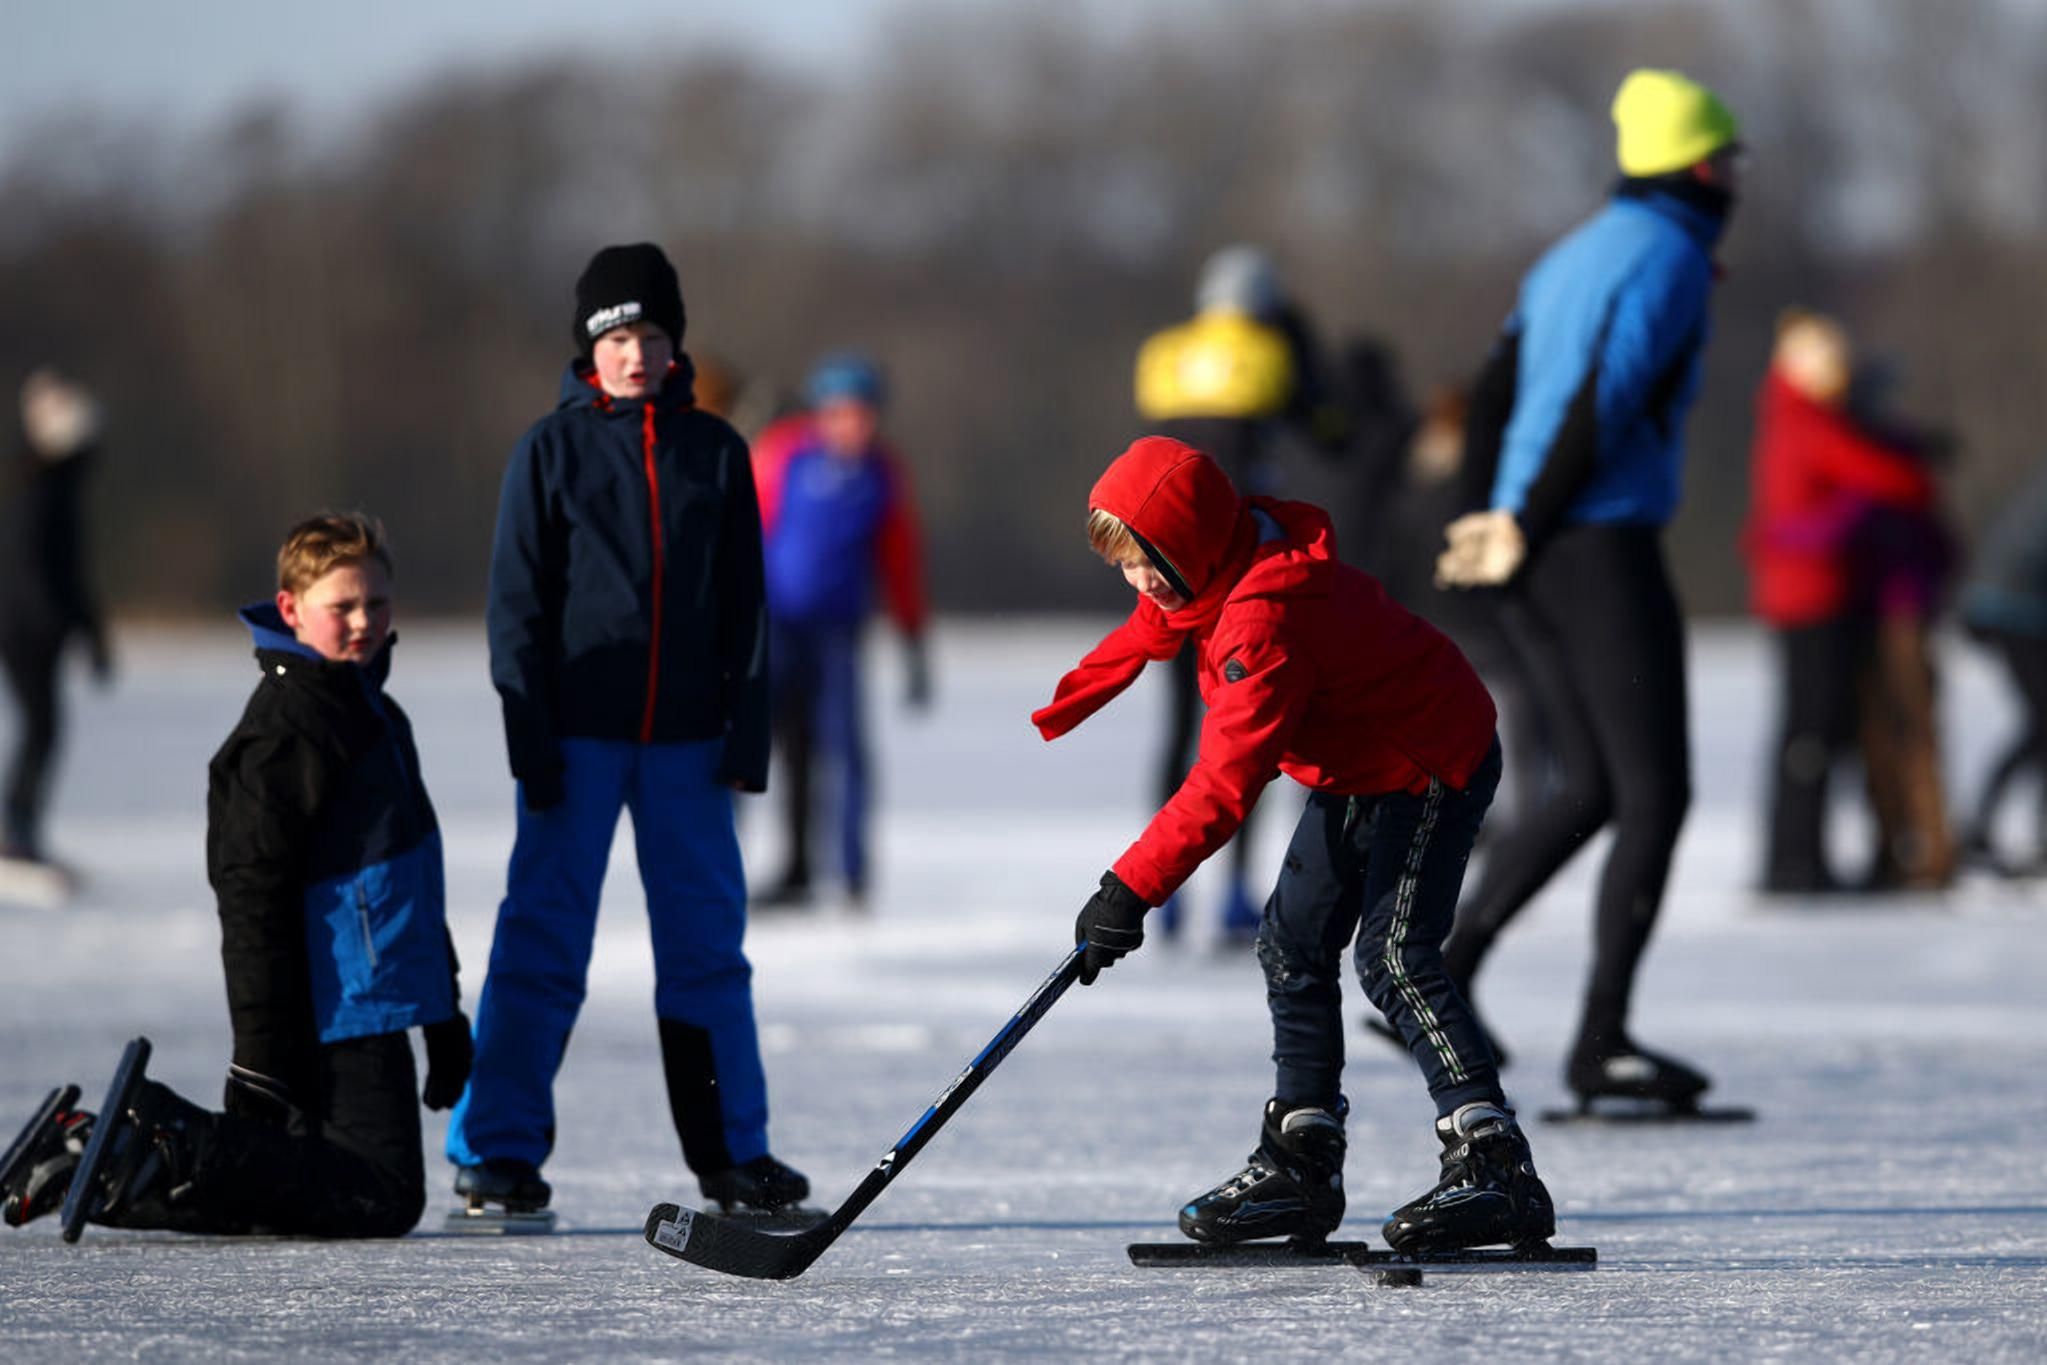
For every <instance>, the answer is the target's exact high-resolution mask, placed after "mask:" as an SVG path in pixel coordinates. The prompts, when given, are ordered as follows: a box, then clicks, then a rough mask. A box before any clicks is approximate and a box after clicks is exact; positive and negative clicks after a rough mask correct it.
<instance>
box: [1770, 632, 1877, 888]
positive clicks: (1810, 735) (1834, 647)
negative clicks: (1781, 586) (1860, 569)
mask: <svg viewBox="0 0 2047 1365" xmlns="http://www.w3.org/2000/svg"><path fill="white" fill-rule="evenodd" d="M1875 638H1876V630H1875V623H1874V622H1873V621H1872V620H1870V619H1868V618H1866V617H1864V616H1861V615H1849V616H1841V617H1836V618H1835V619H1833V620H1830V621H1821V622H1818V623H1816V624H1814V625H1810V626H1800V627H1797V628H1796V629H1791V630H1780V631H1778V632H1777V644H1778V651H1779V653H1780V655H1781V656H1782V669H1783V682H1784V692H1783V698H1784V699H1783V702H1782V712H1783V714H1782V717H1781V720H1780V724H1779V729H1778V736H1777V763H1776V768H1775V771H1774V773H1773V775H1772V777H1771V782H1770V847H1769V852H1768V854H1767V855H1766V861H1765V864H1764V868H1763V882H1764V885H1765V886H1775V887H1779V888H1782V889H1801V888H1812V887H1818V886H1824V885H1825V884H1827V883H1828V882H1830V881H1832V880H1833V872H1832V869H1831V867H1830V866H1829V863H1828V859H1827V856H1826V823H1827V777H1828V775H1829V773H1830V772H1831V771H1832V770H1833V767H1834V762H1835V760H1836V759H1837V758H1839V757H1840V756H1841V755H1842V754H1843V753H1845V752H1847V751H1848V750H1849V749H1851V748H1852V747H1854V744H1855V736H1856V732H1857V728H1858V723H1859V722H1860V720H1861V706H1860V705H1859V703H1858V700H1857V697H1856V685H1857V683H1858V682H1859V681H1860V677H1861V672H1862V668H1863V666H1864V664H1866V663H1867V662H1868V660H1869V657H1870V652H1871V650H1872V648H1873V647H1874V645H1875Z"/></svg>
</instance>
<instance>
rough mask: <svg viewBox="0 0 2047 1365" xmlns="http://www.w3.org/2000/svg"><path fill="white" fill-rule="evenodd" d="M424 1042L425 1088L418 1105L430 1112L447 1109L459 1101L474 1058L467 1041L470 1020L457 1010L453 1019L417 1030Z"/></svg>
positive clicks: (474, 1049)
mask: <svg viewBox="0 0 2047 1365" xmlns="http://www.w3.org/2000/svg"><path fill="white" fill-rule="evenodd" d="M420 1033H421V1034H422V1035H423V1036H424V1037H425V1038H426V1085H425V1086H424V1087H422V1088H421V1090H420V1092H419V1098H420V1101H421V1102H422V1103H423V1104H425V1105H426V1107H427V1108H429V1109H447V1108H450V1107H452V1106H453V1105H454V1103H455V1101H456V1100H459V1099H461V1098H462V1088H463V1087H464V1086H466V1085H468V1084H469V1063H470V1061H471V1060H472V1059H473V1058H474V1057H475V1055H476V1047H475V1044H473V1043H471V1042H470V1041H469V1017H468V1016H467V1015H465V1014H463V1013H462V1011H460V1010H456V1011H455V1013H454V1014H453V1016H451V1017H450V1018H447V1019H443V1020H441V1022H440V1023H438V1024H428V1025H427V1026H426V1027H425V1028H423V1029H421V1030H420Z"/></svg>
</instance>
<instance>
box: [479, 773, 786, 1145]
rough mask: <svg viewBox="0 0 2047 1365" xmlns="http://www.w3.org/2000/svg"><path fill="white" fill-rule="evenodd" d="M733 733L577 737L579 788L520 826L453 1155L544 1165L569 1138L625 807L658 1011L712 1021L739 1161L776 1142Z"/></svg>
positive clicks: (570, 780)
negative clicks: (565, 1087) (692, 740)
mask: <svg viewBox="0 0 2047 1365" xmlns="http://www.w3.org/2000/svg"><path fill="white" fill-rule="evenodd" d="M723 748H724V744H723V741H721V740H711V741H706V742H703V743H696V744H652V745H641V744H634V743H630V742H626V741H613V740H591V739H572V740H567V741H564V743H563V745H562V757H563V760H564V762H565V764H566V767H565V771H564V773H563V779H564V786H565V791H566V795H565V797H564V799H563V801H562V803H561V804H560V805H558V806H555V807H553V808H552V809H549V810H546V811H541V812H539V813H535V812H533V811H530V810H528V809H527V808H526V803H525V798H524V793H523V791H522V792H521V793H520V796H519V798H518V808H519V834H518V841H517V843H516V844H515V845H514V846H513V849H512V862H511V868H510V871H509V873H508V876H507V886H506V891H505V899H504V902H503V904H501V905H500V906H499V907H498V923H497V933H496V936H495V937H494V938H493V939H492V942H491V950H490V971H489V973H488V975H486V976H485V978H484V983H483V998H482V1000H481V1002H480V1003H479V1004H478V1006H477V1012H476V1062H475V1066H474V1069H473V1070H472V1071H471V1073H470V1077H469V1089H468V1091H467V1092H466V1093H465V1094H464V1095H463V1097H462V1101H461V1103H460V1104H458V1105H456V1107H455V1112H454V1114H453V1116H452V1117H451V1120H450V1122H449V1124H448V1145H447V1151H448V1159H449V1160H450V1161H453V1162H454V1163H456V1164H457V1165H462V1166H467V1165H473V1164H475V1163H476V1162H478V1161H482V1160H485V1159H488V1158H516V1159H519V1160H523V1161H530V1162H532V1163H533V1164H534V1165H536V1166H537V1165H539V1164H540V1163H541V1162H543V1161H545V1160H546V1159H547V1155H548V1153H549V1151H550V1150H551V1149H552V1148H553V1146H554V1077H555V1073H556V1071H558V1070H559V1069H560V1067H561V1062H562V1054H563V1053H564V1052H565V1051H566V1050H567V1047H568V1042H569V1031H570V1030H571V1029H572V1028H573V1027H574V1026H575V1022H576V1013H577V1011H578V1010H579V1009H581V1007H582V1004H583V996H584V982H585V977H586V976H587V974H588V971H589V967H590V950H591V946H592V943H593V940H594V939H595V937H596V931H597V902H598V898H599V893H600V892H601V891H602V889H603V885H604V870H605V865H606V864H607V863H608V862H609V860H610V856H611V840H612V835H613V833H614V832H615V831H616V829H617V827H618V813H619V811H620V810H621V809H625V810H629V811H631V812H632V817H633V843H634V847H635V849H636V851H637V853H638V855H639V865H640V882H641V885H642V886H643V887H645V889H646V893H647V918H648V921H649V924H650V927H651V929H652V933H653V944H654V1012H655V1014H656V1015H657V1016H658V1017H659V1018H661V1019H663V1020H674V1021H678V1022H680V1023H683V1024H687V1025H690V1026H692V1027H694V1028H697V1029H701V1030H703V1032H704V1033H705V1034H706V1035H708V1037H709V1040H710V1051H711V1059H712V1063H713V1065H714V1066H715V1068H716V1081H717V1084H716V1087H715V1091H716V1094H717V1097H718V1098H717V1102H718V1105H719V1109H720V1119H721V1123H722V1127H723V1130H724V1137H725V1144H726V1146H727V1148H729V1150H730V1152H731V1157H732V1160H733V1161H734V1162H735V1163H744V1162H747V1161H750V1160H752V1159H753V1158H754V1157H757V1156H760V1155H762V1154H763V1153H765V1152H766V1151H767V1149H768V1140H767V1126H768V1101H767V1081H766V1078H765V1076H764V1075H763V1073H762V1070H761V1059H760V1042H759V1037H758V1035H757V1033H756V1032H755V1028H754V1017H753V988H752V978H753V969H752V968H751V967H750V966H749V965H748V963H747V960H746V955H745V952H744V951H743V949H742V940H743V939H744V937H745V934H746V878H745V874H744V871H743V869H742V867H741V863H740V857H739V840H738V838H737V836H736V834H735V833H734V830H733V823H732V792H731V789H730V788H728V787H725V786H723V785H722V784H720V783H719V782H718V781H717V777H716V774H717V766H718V761H719V759H720V757H721V756H722V753H723Z"/></svg>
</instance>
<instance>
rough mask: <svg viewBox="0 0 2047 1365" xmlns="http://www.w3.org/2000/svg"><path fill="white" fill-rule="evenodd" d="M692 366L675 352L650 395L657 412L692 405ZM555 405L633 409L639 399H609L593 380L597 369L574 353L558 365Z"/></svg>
mask: <svg viewBox="0 0 2047 1365" xmlns="http://www.w3.org/2000/svg"><path fill="white" fill-rule="evenodd" d="M696 385H697V370H696V366H694V365H692V364H691V363H690V359H689V357H688V356H687V355H685V354H683V353H682V352H681V351H677V352H676V353H675V360H674V363H672V364H671V365H669V367H668V377H667V378H666V379H664V380H663V381H662V382H661V389H660V392H658V393H656V394H655V395H654V400H653V401H654V407H655V409H656V410H657V411H660V412H667V411H670V410H672V409H675V408H687V407H694V406H695V405H696ZM555 406H556V407H557V408H596V409H598V410H600V411H604V412H609V411H611V410H613V409H614V408H615V409H617V410H619V411H628V410H631V411H637V410H638V409H639V406H640V400H639V399H636V398H625V399H620V398H613V397H611V395H609V394H607V393H605V392H604V390H603V389H602V388H601V387H600V386H599V385H598V383H597V370H596V368H595V367H594V366H592V365H591V363H590V360H589V357H587V356H577V357H576V358H575V359H574V360H571V361H570V362H569V363H568V364H567V365H565V366H564V367H563V368H562V382H561V393H560V395H559V397H558V398H557V400H556V402H555Z"/></svg>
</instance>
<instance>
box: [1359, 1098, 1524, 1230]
mask: <svg viewBox="0 0 2047 1365" xmlns="http://www.w3.org/2000/svg"><path fill="white" fill-rule="evenodd" d="M1436 1137H1437V1139H1438V1140H1439V1141H1441V1142H1442V1144H1443V1178H1442V1179H1441V1180H1439V1181H1437V1182H1436V1187H1435V1188H1434V1189H1432V1190H1430V1191H1429V1192H1428V1193H1427V1194H1425V1195H1423V1196H1422V1197H1421V1198H1419V1199H1417V1200H1415V1201H1413V1202H1412V1203H1409V1204H1406V1205H1403V1206H1402V1207H1401V1208H1398V1209H1396V1210H1394V1212H1393V1216H1392V1217H1390V1218H1388V1219H1387V1220H1386V1224H1385V1227H1384V1228H1383V1229H1382V1232H1381V1235H1382V1236H1384V1237H1385V1238H1386V1245H1388V1246H1390V1247H1392V1248H1393V1249H1394V1250H1395V1251H1457V1250H1461V1249H1463V1248H1465V1247H1482V1246H1492V1245H1494V1244H1496V1243H1504V1244H1506V1245H1509V1246H1527V1245H1530V1244H1533V1243H1540V1242H1546V1241H1548V1240H1549V1239H1550V1237H1551V1236H1553V1235H1554V1234H1555V1232H1556V1210H1555V1208H1554V1207H1553V1206H1552V1205H1551V1203H1550V1197H1549V1191H1548V1190H1547V1189H1545V1188H1543V1184H1542V1179H1541V1177H1540V1176H1538V1175H1536V1173H1535V1160H1534V1158H1533V1157H1532V1156H1530V1155H1529V1151H1528V1139H1526V1138H1524V1137H1523V1136H1522V1135H1521V1128H1520V1125H1518V1124H1517V1123H1515V1122H1514V1116H1513V1114H1512V1113H1510V1112H1508V1111H1507V1110H1504V1109H1502V1108H1500V1107H1499V1106H1498V1105H1493V1104H1482V1103H1481V1104H1467V1105H1465V1106H1464V1107H1462V1108H1461V1109H1459V1110H1458V1111H1457V1112H1456V1113H1454V1114H1451V1115H1449V1116H1448V1117H1446V1118H1440V1119H1437V1120H1436Z"/></svg>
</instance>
